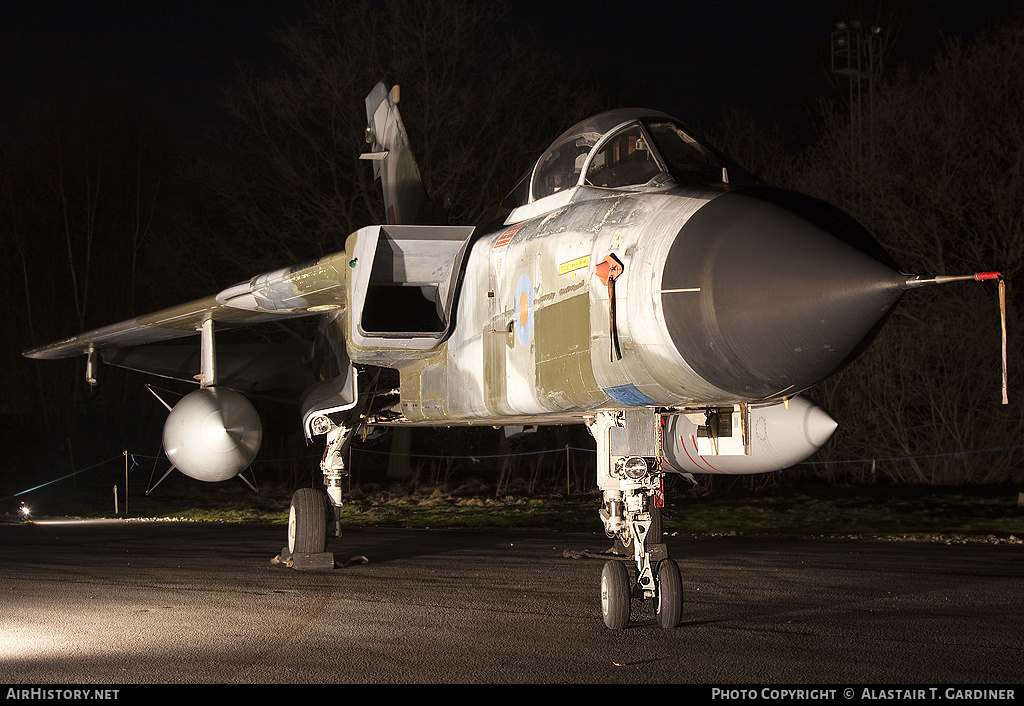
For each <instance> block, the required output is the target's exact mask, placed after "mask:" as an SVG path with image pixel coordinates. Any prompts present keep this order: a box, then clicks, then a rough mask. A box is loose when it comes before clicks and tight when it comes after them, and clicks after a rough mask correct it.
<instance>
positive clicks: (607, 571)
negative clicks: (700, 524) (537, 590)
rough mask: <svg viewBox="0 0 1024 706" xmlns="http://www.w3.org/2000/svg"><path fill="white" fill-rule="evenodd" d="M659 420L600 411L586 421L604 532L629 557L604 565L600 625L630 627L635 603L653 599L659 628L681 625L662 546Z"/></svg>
mask: <svg viewBox="0 0 1024 706" xmlns="http://www.w3.org/2000/svg"><path fill="white" fill-rule="evenodd" d="M658 417H659V415H658V414H657V413H656V412H655V411H654V410H647V409H637V410H633V409H631V410H626V411H625V412H601V413H599V414H597V415H595V416H594V417H592V418H590V419H588V420H587V427H588V429H589V430H590V433H591V435H592V436H593V437H594V439H595V440H596V441H597V480H598V486H599V487H600V488H601V491H602V495H603V498H604V507H603V508H602V509H601V512H600V514H601V520H602V522H603V523H604V527H605V533H606V534H607V535H608V536H609V537H614V538H616V539H617V543H618V544H621V545H622V546H623V547H625V548H626V549H627V551H628V552H629V553H630V554H631V556H630V559H632V564H633V571H632V572H630V571H629V570H627V569H626V566H625V562H624V561H622V560H618V559H613V560H611V561H609V562H607V563H606V564H605V566H604V569H603V571H602V574H601V612H602V615H603V618H604V623H605V625H606V626H607V627H609V628H611V629H612V630H621V629H622V628H624V627H626V625H627V624H628V622H629V614H630V604H631V601H632V599H633V598H638V599H642V600H647V599H650V600H653V601H654V606H655V616H656V617H657V622H658V624H659V625H660V626H661V627H664V628H674V627H676V626H677V625H678V624H679V621H680V619H681V617H682V609H683V588H682V580H681V578H680V574H679V567H678V565H677V564H676V563H675V561H674V560H673V559H672V558H671V557H669V554H668V548H667V547H666V545H665V544H664V542H662V541H661V538H662V536H661V534H662V533H661V504H662V500H663V497H664V495H663V487H664V485H663V484H664V473H663V472H662V470H661V467H660V464H659V462H658V456H659V455H660V454H659V451H658V450H659V448H660V423H659V418H658Z"/></svg>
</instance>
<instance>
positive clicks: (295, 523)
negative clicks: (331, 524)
mask: <svg viewBox="0 0 1024 706" xmlns="http://www.w3.org/2000/svg"><path fill="white" fill-rule="evenodd" d="M326 550H327V496H326V495H324V493H322V492H320V491H319V490H317V489H316V488H299V489H298V490H296V491H295V494H294V495H292V504H291V507H290V508H289V510H288V551H290V552H291V553H292V554H320V553H322V552H324V551H326Z"/></svg>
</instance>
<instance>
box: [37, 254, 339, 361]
mask: <svg viewBox="0 0 1024 706" xmlns="http://www.w3.org/2000/svg"><path fill="white" fill-rule="evenodd" d="M347 282H348V258H347V257H346V254H345V252H344V251H342V252H337V253H333V254H331V255H325V256H324V257H321V258H319V259H317V260H315V261H312V262H307V263H302V264H299V265H294V266H292V267H287V268H284V269H279V270H273V271H271V272H266V273H263V274H260V275H257V276H256V277H253V278H252V279H250V280H249V281H248V282H241V283H239V284H236V285H234V286H232V287H228V288H227V289H225V290H223V291H222V292H220V293H219V294H216V295H213V296H208V297H204V298H202V299H196V300H194V301H191V302H188V303H186V304H180V305H177V306H173V307H170V308H167V309H162V310H160V311H157V312H154V313H152V314H146V315H143V316H138V317H136V318H134V319H129V320H127V321H122V322H120V323H117V324H111V325H109V326H104V327H101V328H98V329H93V330H92V331H87V332H85V333H81V334H78V335H77V336H72V337H71V338H66V339H64V340H61V341H55V342H53V343H47V344H45V345H42V346H37V347H35V348H31V349H29V350H26V351H25V352H24V355H26V356H27V357H29V358H36V359H43V360H51V359H57V358H70V357H73V356H78V355H86V354H89V353H90V352H91V351H98V350H106V349H119V348H127V347H131V346H139V345H143V344H146V343H155V342H158V341H167V340H171V339H175V338H183V337H186V336H194V335H197V334H199V333H200V330H201V328H202V325H203V323H204V322H206V321H214V322H216V323H219V324H227V325H247V324H256V323H261V322H266V321H272V320H275V319H284V318H294V317H299V316H311V315H314V314H318V313H322V312H326V311H333V310H337V309H342V308H344V307H345V304H346V301H345V292H346V288H347Z"/></svg>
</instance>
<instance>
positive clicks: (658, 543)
mask: <svg viewBox="0 0 1024 706" xmlns="http://www.w3.org/2000/svg"><path fill="white" fill-rule="evenodd" d="M397 102H398V94H397V87H396V88H395V89H393V90H392V91H388V90H387V89H386V87H385V86H384V85H383V84H378V85H377V86H376V87H375V88H374V89H373V91H372V92H371V93H370V95H369V96H367V99H366V109H367V122H368V127H367V132H366V139H367V142H368V143H369V145H370V148H369V151H368V152H366V153H364V154H363V155H362V157H363V158H364V159H366V160H368V161H369V162H370V163H372V165H373V167H374V169H375V172H376V176H378V177H379V178H380V179H381V182H382V186H383V192H384V200H385V207H386V212H387V218H386V222H385V223H384V224H380V225H372V226H367V227H365V228H361V229H359V230H358V231H356V232H355V233H353V234H351V235H350V236H349V237H348V238H347V240H346V242H345V249H344V250H343V251H341V252H337V253H333V254H329V255H323V256H321V257H318V258H317V259H315V260H313V261H310V262H305V263H301V264H298V265H295V266H292V267H286V268H283V269H277V270H271V271H269V272H266V273H263V274H259V275H257V276H255V277H253V278H252V279H250V280H248V281H245V282H241V283H239V284H236V285H234V286H230V287H228V288H227V289H224V290H223V291H221V292H219V293H217V294H215V295H212V296H209V297H207V298H204V299H200V300H198V301H193V302H190V303H187V304H184V305H181V306H177V307H173V308H170V309H166V310H163V311H159V312H156V313H154V314H149V315H146V316H140V317H137V318H135V319H131V320H129V321H125V322H122V323H118V324H114V325H112V326H107V327H104V328H100V329H97V330H94V331H90V332H87V333H83V334H80V335H78V336H75V337H73V338H70V339H67V340H64V341H59V342H56V343H52V344H49V345H44V346H41V347H38V348H34V349H32V350H29V351H26V352H25V355H27V356H29V357H32V358H64V357H69V356H77V355H85V356H86V360H87V362H86V375H87V378H88V379H89V381H90V382H95V369H96V365H97V362H98V358H99V357H100V356H101V357H102V359H103V361H105V362H106V363H108V364H113V365H120V366H123V367H128V368H132V369H135V370H140V371H144V372H149V373H154V374H159V375H165V376H170V377H177V378H180V379H185V380H189V381H193V382H198V385H199V389H197V390H195V391H193V392H191V393H189V394H188V395H186V396H185V397H184V398H183V399H181V401H179V402H178V403H177V404H176V405H173V407H172V406H171V405H167V406H168V408H169V409H170V413H169V415H168V419H167V422H166V425H165V427H164V432H163V444H164V450H165V452H166V455H167V458H168V459H169V460H170V462H171V464H172V467H173V468H177V469H178V470H180V471H181V472H182V473H185V474H186V475H188V476H191V477H193V478H197V479H199V480H203V481H220V480H225V479H228V478H231V477H233V476H235V475H236V474H237V473H239V471H241V470H243V469H244V468H246V467H247V466H248V465H249V464H250V463H251V462H252V461H253V459H254V458H255V456H256V454H257V452H258V450H259V446H260V441H261V437H262V427H261V423H260V419H259V416H258V415H257V413H256V411H255V409H254V407H253V406H252V404H251V403H250V402H249V401H248V400H247V399H246V398H245V397H244V396H243V395H242V394H240V393H239V392H238V391H236V390H233V389H231V388H232V387H236V388H240V389H244V388H245V387H246V385H247V384H249V383H250V382H252V381H253V380H255V379H258V378H259V376H260V375H261V374H262V371H264V370H265V369H266V368H267V361H271V362H273V361H291V362H282V363H281V364H280V367H279V368H278V369H277V370H276V371H273V374H275V375H277V376H278V377H279V378H282V379H284V378H287V379H288V380H289V381H294V380H300V381H301V380H306V378H304V377H303V374H298V373H297V374H295V375H293V374H292V373H293V372H295V371H296V370H298V368H299V367H300V366H298V365H297V361H299V360H300V359H301V354H300V353H295V352H293V351H289V350H287V349H282V351H281V354H280V355H278V356H276V357H269V358H268V357H267V356H268V351H267V350H260V351H256V352H253V351H249V352H247V353H239V352H238V351H237V350H235V349H233V350H231V351H227V350H225V351H220V352H219V351H218V349H217V346H216V345H215V338H216V335H215V333H216V328H217V326H227V325H239V324H252V323H257V322H261V321H267V320H273V319H275V318H281V317H285V318H287V317H296V316H314V315H315V316H319V317H320V325H319V334H318V336H317V341H316V342H315V344H314V346H315V348H316V351H317V355H316V356H315V360H316V361H317V366H316V373H317V375H316V377H313V376H312V374H311V373H309V372H308V371H307V372H306V373H305V374H306V375H309V379H308V381H307V383H308V384H307V383H304V386H306V389H305V392H304V395H303V397H302V402H301V424H302V429H303V431H304V432H305V435H306V437H307V438H308V439H310V440H312V439H313V438H314V437H321V436H322V437H324V438H325V440H326V444H325V446H326V448H325V452H324V456H323V460H322V462H321V470H322V472H323V479H324V483H323V488H324V489H320V488H313V487H308V488H302V489H299V490H298V491H297V492H296V493H295V495H294V496H293V499H292V503H291V508H290V512H289V520H288V547H287V551H288V552H290V553H291V554H292V556H293V557H294V558H296V559H303V558H305V559H310V558H315V557H318V556H322V555H325V554H326V553H327V552H326V547H327V539H328V536H329V535H337V534H340V531H339V528H338V523H337V520H336V517H337V513H336V509H337V508H338V507H340V506H341V505H342V501H343V499H342V483H341V481H342V478H343V476H344V475H345V474H346V468H345V464H344V458H345V453H344V451H345V449H346V446H347V445H348V444H349V443H350V442H351V441H352V439H353V438H354V437H355V434H356V432H357V431H358V430H361V429H366V428H372V427H377V426H381V427H394V426H400V425H412V426H427V427H431V426H456V425H488V426H520V427H521V426H526V425H564V424H585V425H586V426H587V428H588V429H589V431H590V433H591V434H592V435H593V437H594V439H595V441H596V447H597V482H598V485H599V487H600V489H601V491H602V497H603V500H602V507H601V508H600V518H601V521H602V522H603V524H604V527H605V530H606V533H607V534H608V536H609V537H614V538H616V539H617V545H618V546H621V547H625V548H626V551H627V552H628V555H629V558H628V560H626V561H623V560H620V559H615V558H613V559H610V560H609V561H607V562H606V564H605V565H604V567H603V570H602V575H601V579H600V595H601V610H602V616H603V619H604V622H605V624H606V625H607V626H608V627H609V628H612V629H620V628H623V627H624V626H625V625H626V624H627V623H628V621H629V616H630V609H631V601H632V600H633V599H650V600H653V601H654V605H655V614H656V616H657V622H658V624H660V625H661V626H663V627H666V628H672V627H675V626H677V625H678V624H679V621H680V618H681V612H682V608H683V588H682V581H681V578H680V572H679V568H678V565H677V563H676V561H675V560H674V559H673V558H672V557H670V556H669V553H668V551H667V549H666V545H665V544H664V542H663V541H662V536H661V521H660V512H661V507H662V504H663V481H664V477H665V474H667V473H677V474H699V473H718V474H747V473H764V472H770V471H775V470H778V469H782V468H786V467H789V466H792V465H793V464H795V463H797V462H799V461H801V460H803V459H805V458H807V457H808V456H810V455H811V454H813V453H814V452H815V451H816V450H817V449H818V448H819V447H821V445H822V444H824V443H825V442H826V441H827V440H828V439H829V437H830V436H831V434H832V432H833V431H834V429H835V428H836V422H835V421H834V420H833V419H832V418H831V417H830V416H829V415H828V414H827V413H826V412H825V411H823V410H822V409H820V408H819V407H817V406H815V405H814V404H812V403H811V402H809V401H807V400H806V399H804V398H803V397H799V396H798V395H799V393H801V392H803V391H805V390H807V389H808V388H810V387H811V386H813V385H815V384H816V383H819V382H821V381H822V380H824V379H825V378H826V377H828V376H829V375H830V374H832V373H833V372H834V371H836V370H837V369H838V368H840V367H841V366H842V365H844V364H845V363H846V362H848V361H849V360H851V359H852V358H853V357H854V356H855V355H856V354H857V353H858V352H859V350H860V349H861V348H862V346H863V345H864V344H865V343H866V342H867V340H868V339H869V338H870V336H871V334H872V333H873V331H874V330H875V329H876V328H877V326H878V325H880V322H881V321H882V320H883V318H884V317H885V316H886V314H887V312H888V311H890V309H891V308H892V307H893V306H894V305H895V304H896V302H897V301H898V300H899V299H900V298H901V296H902V295H903V294H904V292H906V291H907V290H908V289H911V288H913V287H916V286H920V285H923V284H931V283H941V282H945V281H951V280H960V279H972V278H973V279H994V278H998V273H982V274H979V275H968V276H962V277H961V276H952V277H949V276H939V277H917V276H912V275H908V274H905V273H903V272H902V271H901V270H900V268H899V267H898V266H897V265H896V264H895V263H894V262H893V261H892V259H891V258H890V257H889V256H888V255H887V254H886V253H885V252H884V251H883V250H882V248H881V247H880V246H879V245H878V244H877V242H875V241H874V240H873V239H872V237H871V236H870V235H869V234H868V233H867V232H866V231H865V230H864V228H862V227H861V226H860V225H858V224H857V223H856V222H855V221H854V220H853V219H851V218H850V217H848V216H847V215H845V214H844V213H842V212H840V211H839V210H837V209H835V208H833V207H831V206H829V205H827V204H825V203H822V202H820V201H817V200H814V199H812V198H809V197H806V196H802V195H799V194H795V193H790V192H787V191H782V190H779V189H774V188H770V187H767V186H765V185H763V184H761V183H759V182H758V181H757V180H755V179H754V178H752V177H751V176H750V175H748V174H747V173H745V172H744V171H743V170H742V169H741V168H740V167H738V166H737V165H736V164H734V163H733V162H732V161H730V160H729V159H728V158H727V157H726V156H724V155H722V154H721V153H719V152H718V151H716V150H715V149H713V148H711V147H709V146H708V145H707V144H705V143H704V142H702V141H701V140H699V139H698V138H696V137H695V136H694V135H693V134H692V133H691V132H689V131H687V130H686V129H685V128H684V127H683V125H682V124H681V123H680V122H679V121H677V120H676V119H674V118H672V117H670V116H669V115H666V114H664V113H661V112H657V111H651V110H640V109H625V110H614V111H610V112H606V113H602V114H600V115H597V116H594V117H593V118H590V119H588V120H585V121H583V122H581V123H579V124H578V125H575V126H574V127H572V128H570V129H569V130H567V131H566V132H565V133H564V134H562V135H561V136H559V137H558V138H557V139H556V140H555V141H554V142H552V143H551V146H550V147H548V149H547V150H546V151H545V152H544V153H543V154H542V155H541V156H540V158H539V159H538V160H537V162H536V163H535V164H534V166H533V168H532V169H531V170H530V171H529V172H528V173H527V175H526V176H525V177H524V178H523V179H522V180H521V181H520V182H519V183H518V184H517V185H516V187H515V188H514V189H513V191H512V193H511V194H510V195H509V196H508V197H507V199H506V200H505V201H504V202H503V204H502V208H501V209H500V211H499V216H498V217H497V218H496V219H495V220H494V221H493V222H492V223H491V224H490V225H488V226H481V227H473V226H448V225H426V224H423V223H422V221H421V215H420V214H421V213H422V212H424V211H425V207H426V205H427V201H426V196H425V193H424V189H423V186H422V184H421V181H420V176H419V172H418V168H417V166H416V162H415V159H414V158H413V155H412V152H411V150H410V148H409V144H408V138H407V135H406V131H405V128H404V126H403V123H402V120H401V116H400V115H399V112H398V108H397ZM194 335H198V339H199V345H198V348H195V347H193V346H189V347H188V348H187V349H185V351H186V352H182V351H181V349H180V348H178V347H174V346H171V347H167V346H154V347H141V346H142V344H147V343H152V342H156V341H163V340H167V339H173V338H178V337H185V336H194ZM225 349H226V346H225ZM196 353H198V356H196ZM196 357H198V360H199V365H198V370H196V369H194V368H192V367H190V364H189V362H188V361H189V359H195V358H196ZM307 357H308V356H307ZM255 360H259V361H261V365H260V366H257V365H255V363H253V361H255ZM193 378H194V379H193ZM165 404H166V403H165ZM627 564H629V566H628V567H627Z"/></svg>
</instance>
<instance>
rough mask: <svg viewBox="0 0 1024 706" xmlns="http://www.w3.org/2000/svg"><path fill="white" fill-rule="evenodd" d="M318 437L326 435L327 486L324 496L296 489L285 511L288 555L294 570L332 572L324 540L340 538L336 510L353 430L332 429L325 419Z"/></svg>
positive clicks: (323, 464) (322, 467)
mask: <svg viewBox="0 0 1024 706" xmlns="http://www.w3.org/2000/svg"><path fill="white" fill-rule="evenodd" d="M322 419H323V420H324V421H323V424H324V425H325V426H324V427H323V429H322V431H321V432H320V433H326V434H327V448H326V449H325V451H324V458H323V460H322V461H321V462H320V470H322V471H323V474H324V483H325V484H326V486H327V492H326V494H325V493H324V492H323V491H322V490H319V489H317V488H299V489H298V490H297V491H295V493H294V494H293V495H292V504H291V507H290V508H289V510H288V546H287V547H286V549H285V551H284V552H282V554H287V556H288V557H289V558H290V560H291V562H292V565H293V566H295V568H333V567H334V555H333V554H331V553H329V552H328V551H327V537H328V536H334V537H340V536H341V520H340V517H339V515H338V509H339V508H340V507H341V505H342V499H341V479H342V477H343V476H345V475H347V474H348V469H346V468H345V462H344V452H345V448H346V447H347V446H348V444H349V442H350V441H351V439H352V432H353V431H355V428H354V427H349V426H345V425H341V426H338V425H335V424H333V423H331V422H329V420H327V418H326V417H323V418H322Z"/></svg>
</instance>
